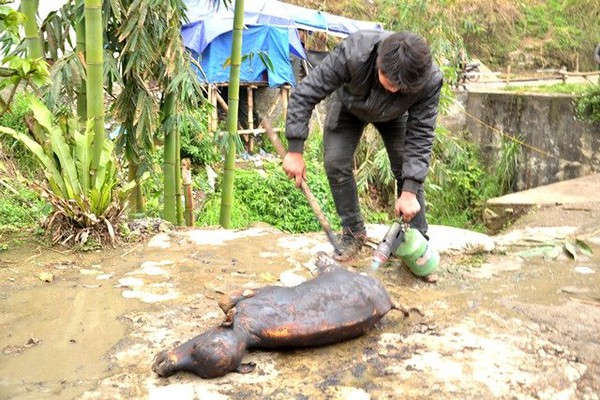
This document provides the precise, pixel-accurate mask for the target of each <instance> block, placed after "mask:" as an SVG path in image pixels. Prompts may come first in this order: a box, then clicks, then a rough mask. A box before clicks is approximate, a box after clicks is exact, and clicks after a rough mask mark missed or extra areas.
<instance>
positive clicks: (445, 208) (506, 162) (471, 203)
mask: <svg viewBox="0 0 600 400" xmlns="http://www.w3.org/2000/svg"><path fill="white" fill-rule="evenodd" d="M520 149H521V147H520V145H519V143H518V141H513V140H509V139H503V141H502V151H501V154H500V157H499V160H498V162H497V165H496V166H494V167H491V166H490V167H486V166H485V165H484V163H483V162H482V159H481V155H480V153H479V151H478V149H477V148H476V146H475V145H474V144H473V143H471V142H468V141H466V140H463V139H460V138H454V137H451V136H448V135H446V134H445V133H444V132H443V131H440V132H438V135H437V136H436V142H435V145H434V154H433V157H432V161H431V166H430V173H429V176H428V178H427V180H426V181H425V193H426V199H427V203H428V204H427V216H428V219H429V222H430V223H433V224H440V225H449V226H456V227H461V228H471V229H476V230H483V221H482V209H483V206H484V204H485V201H486V200H487V199H489V198H492V197H496V196H500V195H503V194H506V193H508V192H510V191H512V190H513V189H514V184H515V182H514V180H515V177H516V172H517V167H518V164H517V163H518V158H519V154H520Z"/></svg>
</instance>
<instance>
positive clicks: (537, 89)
mask: <svg viewBox="0 0 600 400" xmlns="http://www.w3.org/2000/svg"><path fill="white" fill-rule="evenodd" d="M589 88H590V85H589V84H585V83H555V84H552V85H540V86H512V85H508V86H506V87H504V88H503V89H502V90H505V91H508V92H517V93H532V92H533V93H566V94H583V93H585V92H587V90H588V89H589Z"/></svg>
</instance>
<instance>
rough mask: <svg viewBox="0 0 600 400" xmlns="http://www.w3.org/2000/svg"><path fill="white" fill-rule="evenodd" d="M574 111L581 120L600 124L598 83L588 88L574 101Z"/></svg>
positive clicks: (599, 85) (599, 90)
mask: <svg viewBox="0 0 600 400" xmlns="http://www.w3.org/2000/svg"><path fill="white" fill-rule="evenodd" d="M575 110H576V112H577V116H578V117H579V118H581V119H582V120H585V121H589V122H592V123H597V124H598V123H600V83H599V84H598V85H591V86H589V88H588V90H586V91H585V92H584V93H583V95H582V96H580V97H577V98H576V99H575Z"/></svg>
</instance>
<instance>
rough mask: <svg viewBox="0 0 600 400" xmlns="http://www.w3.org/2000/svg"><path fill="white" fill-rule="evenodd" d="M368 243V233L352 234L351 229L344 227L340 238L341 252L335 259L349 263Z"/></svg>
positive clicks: (334, 256)
mask: <svg viewBox="0 0 600 400" xmlns="http://www.w3.org/2000/svg"><path fill="white" fill-rule="evenodd" d="M366 242H367V231H366V230H362V231H359V232H352V231H351V230H350V229H349V228H346V227H344V229H343V231H342V235H341V236H340V247H341V248H340V249H339V250H340V251H341V253H336V254H334V255H333V258H334V259H335V260H337V261H348V260H350V259H351V258H353V257H354V256H355V255H356V254H357V253H358V252H359V251H360V249H361V248H362V246H363V245H364V244H365V243H366Z"/></svg>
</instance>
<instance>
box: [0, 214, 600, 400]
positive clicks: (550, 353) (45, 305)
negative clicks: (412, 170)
mask: <svg viewBox="0 0 600 400" xmlns="http://www.w3.org/2000/svg"><path fill="white" fill-rule="evenodd" d="M380 228H383V229H385V228H384V227H380ZM375 231H377V230H376V229H375V230H374V229H373V227H371V228H370V234H371V235H372V236H373V235H375V236H376V234H373V233H372V232H375ZM377 232H379V231H377ZM439 232H441V233H440V234H441V235H451V236H452V235H454V233H452V232H453V231H444V230H443V229H442V230H439ZM444 232H445V233H444ZM574 238H580V239H582V240H583V241H584V242H585V243H587V244H588V245H590V247H591V248H592V250H593V251H594V254H593V255H591V256H587V255H585V254H583V253H582V252H581V251H574V248H573V247H572V246H571V245H570V244H569V243H571V242H570V240H572V239H574ZM373 239H375V240H376V239H378V237H374V238H373ZM450 239H452V238H449V237H446V238H440V237H438V238H437V240H438V243H441V241H443V240H446V241H448V240H450ZM491 239H493V243H494V244H495V247H494V249H493V250H492V251H489V250H490V249H489V248H487V249H486V250H482V248H480V247H478V246H466V247H464V246H463V247H460V246H459V248H455V249H448V248H442V247H440V248H441V249H442V252H443V254H442V262H441V264H440V267H439V269H438V275H439V279H438V281H437V282H436V283H428V282H425V281H423V280H421V279H418V278H416V277H414V276H412V275H411V274H410V273H409V272H408V271H407V269H406V268H405V267H404V266H402V265H401V263H400V262H399V260H393V262H392V263H390V264H389V265H387V266H385V267H382V268H381V269H380V270H379V271H377V272H376V276H377V277H378V278H379V279H380V280H381V281H382V282H383V283H384V284H385V286H386V287H387V288H388V290H389V291H390V293H391V294H392V295H393V297H394V298H395V299H396V300H397V301H398V302H400V303H401V304H403V305H405V306H407V307H418V308H419V309H420V310H421V311H422V312H423V313H424V316H420V315H419V314H417V313H412V315H411V316H410V317H409V318H407V319H404V318H403V317H402V314H401V313H399V312H397V311H391V312H390V313H388V314H387V315H386V316H385V317H384V318H383V319H382V321H381V322H380V323H379V324H378V325H377V326H376V328H375V329H373V330H372V331H370V332H369V333H368V334H367V335H365V336H363V337H360V338H358V339H354V340H350V341H346V342H343V343H339V344H336V345H332V346H327V347H321V348H310V349H296V350H287V351H261V350H256V351H251V352H249V353H248V354H247V355H246V357H245V359H244V362H248V361H252V362H255V363H256V365H257V367H256V369H255V370H254V372H252V373H250V374H246V375H242V374H237V373H231V374H228V375H226V376H224V377H221V378H217V379H211V380H203V379H200V378H198V377H196V376H194V375H192V374H188V373H179V374H177V375H175V376H172V377H170V378H167V379H162V378H159V377H158V376H156V375H155V374H154V373H153V372H152V371H151V367H150V366H151V364H152V360H153V357H154V355H155V354H156V353H157V352H158V351H160V350H163V349H165V348H171V347H172V346H173V345H175V344H176V343H178V342H180V341H184V340H187V339H189V338H191V337H193V336H195V335H196V334H198V333H201V332H203V331H205V330H207V329H209V328H211V327H213V326H215V325H218V324H219V323H220V322H221V321H222V319H223V315H222V312H221V310H220V309H219V308H218V306H217V300H218V298H219V297H220V296H221V294H222V293H225V292H228V291H230V290H233V289H237V288H240V287H260V286H264V285H269V284H287V285H293V284H296V283H298V282H299V281H300V280H302V279H307V278H309V277H310V268H311V264H310V259H311V256H312V255H313V254H315V253H316V252H317V251H319V250H326V251H329V250H330V249H331V248H330V246H329V245H328V244H327V242H326V238H325V236H324V235H323V234H320V233H315V234H310V235H289V234H285V233H281V232H278V231H276V230H274V229H272V228H270V227H265V226H256V227H253V228H251V229H248V230H243V231H235V232H233V231H225V230H218V229H216V230H203V231H199V230H193V231H192V230H181V231H176V232H167V233H160V234H158V235H155V236H149V237H148V238H147V240H145V241H143V242H139V243H131V244H127V245H124V246H123V247H119V248H117V249H110V250H103V251H100V252H92V253H74V252H70V251H63V250H61V249H44V248H42V247H40V246H37V245H23V246H20V247H19V246H17V247H14V246H11V248H10V249H9V251H6V252H2V253H0V324H1V331H0V349H2V352H1V353H0V398H2V399H72V398H73V399H109V398H110V399H245V400H246V399H259V398H260V399H395V398H402V399H422V398H430V399H447V398H461V399H481V398H502V399H505V398H510V399H599V398H600V397H599V393H600V333H599V332H600V256H599V254H600V207H599V206H598V205H597V204H596V205H591V206H589V207H587V206H579V207H576V208H573V207H571V208H569V207H553V208H548V209H545V210H540V211H537V212H535V213H533V214H530V215H527V216H525V217H524V218H522V219H521V220H520V221H518V222H517V223H516V224H515V225H514V226H513V228H511V229H510V230H509V231H507V232H505V233H504V234H502V235H499V236H496V237H493V238H491ZM549 243H552V244H553V245H555V247H554V248H553V247H551V246H550V247H545V246H546V245H548V244H549ZM484 247H485V246H484ZM549 249H550V250H549ZM558 250H560V251H558ZM569 251H571V253H569ZM573 252H574V253H575V258H573V256H572V253H573ZM369 253H370V250H369V249H366V250H365V251H364V254H363V255H364V257H362V258H361V259H359V260H356V261H354V262H352V263H348V264H349V265H351V266H354V267H356V268H357V269H359V270H363V271H367V270H368V266H369V264H370V263H369ZM282 282H283V283H282Z"/></svg>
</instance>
